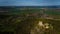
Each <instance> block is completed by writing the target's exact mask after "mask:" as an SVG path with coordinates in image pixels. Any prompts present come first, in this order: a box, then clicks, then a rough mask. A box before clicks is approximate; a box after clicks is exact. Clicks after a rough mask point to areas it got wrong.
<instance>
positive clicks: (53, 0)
mask: <svg viewBox="0 0 60 34" xmlns="http://www.w3.org/2000/svg"><path fill="white" fill-rule="evenodd" d="M50 5H60V0H0V6H50Z"/></svg>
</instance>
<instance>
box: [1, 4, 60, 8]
mask: <svg viewBox="0 0 60 34" xmlns="http://www.w3.org/2000/svg"><path fill="white" fill-rule="evenodd" d="M0 8H60V5H58V6H0Z"/></svg>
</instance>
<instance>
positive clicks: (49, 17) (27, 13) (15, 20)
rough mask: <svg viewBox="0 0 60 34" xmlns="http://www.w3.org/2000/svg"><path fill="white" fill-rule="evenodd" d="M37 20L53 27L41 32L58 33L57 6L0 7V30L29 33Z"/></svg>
mask: <svg viewBox="0 0 60 34" xmlns="http://www.w3.org/2000/svg"><path fill="white" fill-rule="evenodd" d="M1 11H3V12H1ZM39 21H42V22H43V25H44V24H45V23H48V24H49V25H48V26H49V27H50V25H51V26H52V27H53V28H52V27H51V28H49V29H48V32H46V30H45V29H44V31H43V34H60V27H59V26H60V9H59V8H6V9H5V8H4V9H1V8H0V32H6V34H8V32H10V33H12V32H13V33H14V34H30V32H31V30H32V29H35V27H36V26H37V24H38V23H39ZM40 28H41V27H40ZM42 30H43V29H41V30H40V31H42ZM13 33H12V34H13ZM31 34H32V33H31ZM39 34H41V33H39Z"/></svg>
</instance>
